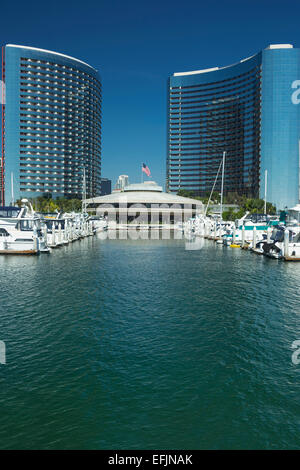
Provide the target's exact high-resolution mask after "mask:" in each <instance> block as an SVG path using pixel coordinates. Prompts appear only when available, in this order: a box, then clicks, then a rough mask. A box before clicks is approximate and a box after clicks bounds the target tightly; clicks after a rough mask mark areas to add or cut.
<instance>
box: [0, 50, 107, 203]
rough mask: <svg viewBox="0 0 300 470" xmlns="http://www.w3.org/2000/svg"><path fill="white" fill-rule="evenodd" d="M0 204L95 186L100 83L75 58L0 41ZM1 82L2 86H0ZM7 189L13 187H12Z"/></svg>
mask: <svg viewBox="0 0 300 470" xmlns="http://www.w3.org/2000/svg"><path fill="white" fill-rule="evenodd" d="M1 79H2V106H1V108H2V116H1V124H2V136H1V179H0V203H2V204H4V203H6V204H7V205H8V204H10V203H11V202H12V200H13V199H15V200H16V199H18V198H20V197H35V196H41V195H43V194H44V193H51V194H52V197H58V196H65V197H81V196H82V192H83V169H85V175H86V194H87V197H93V196H96V195H100V193H101V83H100V77H99V74H98V72H97V70H95V69H94V68H93V67H91V66H90V65H88V64H86V63H85V62H82V61H80V60H78V59H74V58H72V57H69V56H66V55H63V54H59V53H56V52H51V51H46V50H42V49H36V48H33V47H25V46H16V45H11V44H8V45H6V46H4V47H2V78H1ZM3 83H4V84H5V86H4V85H3ZM12 193H13V194H12Z"/></svg>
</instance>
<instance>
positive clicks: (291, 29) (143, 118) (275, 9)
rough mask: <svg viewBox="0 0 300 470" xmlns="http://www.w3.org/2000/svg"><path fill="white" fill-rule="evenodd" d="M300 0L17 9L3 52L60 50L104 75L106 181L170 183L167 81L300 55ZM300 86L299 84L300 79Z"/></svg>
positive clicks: (130, 1) (6, 22)
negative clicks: (280, 48) (147, 173)
mask: <svg viewBox="0 0 300 470" xmlns="http://www.w3.org/2000/svg"><path fill="white" fill-rule="evenodd" d="M299 23H300V3H299V1H298V0H293V1H291V0H286V1H284V2H283V1H278V0H223V1H222V0H215V1H210V2H209V1H207V0H206V1H199V0H198V1H195V0H185V1H177V0H172V1H169V0H165V1H164V0H161V1H157V0H152V1H151V2H145V1H143V0H140V1H136V0H127V1H126V0H123V1H121V0H109V1H103V0H98V1H91V0H84V1H82V0H81V1H80V2H79V1H77V0H73V1H69V0H67V1H64V0H61V1H55V0H53V1H51V2H47V3H44V2H41V1H38V2H37V1H30V0H28V1H26V2H24V1H23V2H20V1H14V2H3V3H2V5H1V18H0V34H1V42H2V44H7V43H11V44H22V45H26V46H33V47H39V48H44V49H50V50H54V51H56V52H61V53H64V54H68V55H71V56H74V57H76V58H78V59H81V60H84V61H86V62H88V63H89V64H91V65H92V66H94V67H95V68H97V69H98V70H99V72H100V75H101V77H102V83H103V154H102V176H105V177H108V178H111V179H112V182H113V184H114V183H115V181H116V179H117V177H118V175H119V174H124V173H125V174H128V175H129V178H130V181H131V182H136V181H140V178H141V176H140V175H141V172H140V169H141V163H142V162H145V163H147V164H148V166H149V167H150V169H151V172H152V175H153V179H155V180H156V181H157V182H158V183H160V184H164V182H165V164H166V148H167V143H166V137H167V122H166V119H167V102H166V92H167V79H168V76H169V75H171V74H172V73H173V72H181V71H187V70H197V69H200V68H208V67H214V66H224V65H229V64H231V63H235V62H237V61H238V60H240V59H242V58H245V57H248V56H250V55H252V54H254V53H256V52H258V51H259V50H261V49H263V48H264V47H266V46H267V45H269V44H272V43H292V44H294V46H295V47H300V33H299V31H300V27H299ZM299 78H300V77H299Z"/></svg>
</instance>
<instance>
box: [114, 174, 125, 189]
mask: <svg viewBox="0 0 300 470" xmlns="http://www.w3.org/2000/svg"><path fill="white" fill-rule="evenodd" d="M128 185H129V177H128V175H120V176H119V178H118V180H117V183H116V186H115V189H114V191H124V188H125V186H128Z"/></svg>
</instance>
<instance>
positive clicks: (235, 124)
mask: <svg viewBox="0 0 300 470" xmlns="http://www.w3.org/2000/svg"><path fill="white" fill-rule="evenodd" d="M299 87H300V49H296V48H293V46H292V45H290V44H279V45H271V46H269V47H268V48H267V49H264V50H263V51H261V52H259V53H258V54H256V55H254V56H252V57H249V58H247V59H243V60H241V61H240V62H239V63H237V64H234V65H231V66H228V67H222V68H218V67H215V68H212V69H206V70H196V71H192V72H182V73H174V74H173V75H172V76H171V77H170V78H169V82H168V110H169V119H168V155H167V190H168V191H170V192H177V191H178V190H180V189H185V190H191V191H193V192H194V193H196V194H198V195H200V196H203V195H206V194H207V193H208V192H209V191H211V189H212V187H213V184H214V181H215V177H216V175H217V172H218V168H219V165H220V162H221V160H222V155H223V152H224V151H225V152H226V163H225V178H224V190H225V193H229V192H237V193H239V194H245V195H248V196H252V197H262V198H263V197H264V191H265V170H267V183H268V184H267V199H268V201H271V202H273V203H274V204H276V206H277V208H278V209H280V208H284V207H285V206H288V207H291V206H293V205H295V204H297V203H298V202H299V148H300V147H299V139H300V106H299V103H300V88H299ZM298 97H299V98H298ZM220 185H221V178H219V180H218V181H217V184H216V190H218V191H219V190H220Z"/></svg>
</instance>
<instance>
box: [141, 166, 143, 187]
mask: <svg viewBox="0 0 300 470" xmlns="http://www.w3.org/2000/svg"><path fill="white" fill-rule="evenodd" d="M141 171H142V178H141V183H142V184H143V183H144V178H143V176H144V175H143V162H142V166H141Z"/></svg>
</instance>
